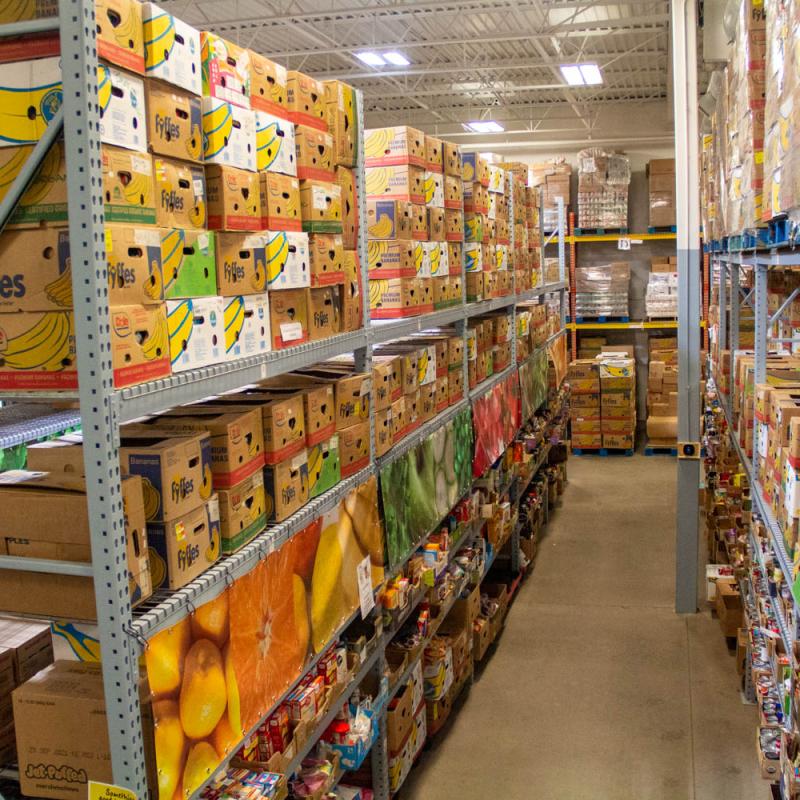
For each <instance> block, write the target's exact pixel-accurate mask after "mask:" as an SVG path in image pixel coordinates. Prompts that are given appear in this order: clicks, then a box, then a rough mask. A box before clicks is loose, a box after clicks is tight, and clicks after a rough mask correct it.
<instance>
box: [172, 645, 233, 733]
mask: <svg viewBox="0 0 800 800" xmlns="http://www.w3.org/2000/svg"><path fill="white" fill-rule="evenodd" d="M227 702H228V698H227V690H226V687H225V668H224V666H223V663H222V653H220V651H219V648H218V647H217V646H216V645H215V644H214V642H211V641H209V640H208V639H199V640H198V641H196V642H195V643H194V644H193V645H192V646H191V648H190V649H189V652H188V653H187V654H186V664H185V668H184V675H183V684H182V686H181V697H180V715H181V725H183V730H184V731H185V732H186V735H187V736H188V737H189V738H190V739H204V738H205V737H206V736H208V735H209V734H211V733H212V731H213V730H214V728H216V727H217V723H218V722H219V721H220V719H221V718H222V715H223V714H224V713H225V707H226V705H227Z"/></svg>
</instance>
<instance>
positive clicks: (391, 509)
mask: <svg viewBox="0 0 800 800" xmlns="http://www.w3.org/2000/svg"><path fill="white" fill-rule="evenodd" d="M471 458H472V421H471V418H470V410H469V409H468V408H467V409H465V410H464V411H462V412H460V413H459V414H458V415H457V416H456V417H454V418H453V419H452V420H451V421H450V422H448V423H447V425H444V426H443V427H441V428H439V429H438V430H437V431H435V432H434V433H433V434H432V435H431V436H429V437H428V438H427V439H425V440H424V441H422V442H420V443H419V444H418V445H416V446H415V447H412V448H411V449H410V450H409V451H408V452H407V453H404V454H403V455H402V456H400V458H397V459H395V460H394V461H393V462H392V463H391V464H389V465H387V466H386V467H384V468H383V469H382V470H381V500H382V501H383V515H384V520H385V524H386V547H387V551H388V556H389V558H388V560H389V564H390V565H392V566H395V565H397V564H399V563H400V562H402V561H403V559H404V558H405V557H406V556H407V555H408V554H409V553H410V552H411V550H413V548H414V547H416V546H417V545H418V544H419V542H420V541H421V540H422V539H423V538H424V537H425V536H427V535H428V534H429V533H430V532H431V531H432V530H433V529H434V528H435V527H436V525H438V524H439V523H440V522H441V521H442V520H443V519H444V518H445V517H446V516H447V514H448V512H449V511H450V510H451V509H452V508H453V506H455V504H456V503H457V502H458V499H459V498H460V497H462V496H463V495H464V493H465V492H466V491H467V489H469V487H470V483H471V480H472V476H471V474H470V461H471Z"/></svg>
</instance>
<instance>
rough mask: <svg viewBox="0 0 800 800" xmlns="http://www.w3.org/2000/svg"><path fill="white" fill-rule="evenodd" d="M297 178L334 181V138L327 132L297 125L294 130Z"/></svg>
mask: <svg viewBox="0 0 800 800" xmlns="http://www.w3.org/2000/svg"><path fill="white" fill-rule="evenodd" d="M294 137H295V148H296V152H297V177H298V178H299V179H300V180H304V179H306V178H311V179H313V180H317V181H332V180H334V177H335V176H334V172H333V137H332V136H331V135H330V134H329V133H326V132H325V131H321V130H318V129H316V128H310V127H308V126H307V125H297V126H295V129H294Z"/></svg>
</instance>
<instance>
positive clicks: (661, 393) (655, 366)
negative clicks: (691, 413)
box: [647, 337, 678, 447]
mask: <svg viewBox="0 0 800 800" xmlns="http://www.w3.org/2000/svg"><path fill="white" fill-rule="evenodd" d="M677 347H678V340H677V339H676V338H674V337H651V338H650V341H649V350H650V358H649V368H648V372H647V439H648V443H649V444H651V445H653V446H656V447H667V446H669V447H674V446H675V441H676V437H677V435H678V351H677Z"/></svg>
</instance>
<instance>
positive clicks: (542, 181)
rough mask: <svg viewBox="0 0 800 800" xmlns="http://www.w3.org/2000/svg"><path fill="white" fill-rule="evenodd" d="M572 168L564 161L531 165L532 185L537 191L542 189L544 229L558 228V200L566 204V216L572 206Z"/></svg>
mask: <svg viewBox="0 0 800 800" xmlns="http://www.w3.org/2000/svg"><path fill="white" fill-rule="evenodd" d="M571 176H572V167H571V166H570V165H569V164H567V163H566V162H565V161H564V160H563V159H558V160H553V161H546V162H541V163H538V164H533V165H531V169H530V185H531V186H532V187H533V188H535V189H536V190H537V191H538V190H539V188H541V189H542V216H543V222H544V229H545V230H546V231H552V230H555V229H556V227H558V200H559V199H560V200H562V201H563V204H564V214H565V221H566V213H567V211H568V209H569V205H570V178H571Z"/></svg>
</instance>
